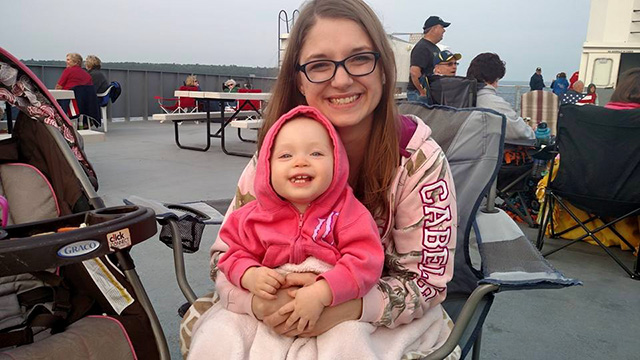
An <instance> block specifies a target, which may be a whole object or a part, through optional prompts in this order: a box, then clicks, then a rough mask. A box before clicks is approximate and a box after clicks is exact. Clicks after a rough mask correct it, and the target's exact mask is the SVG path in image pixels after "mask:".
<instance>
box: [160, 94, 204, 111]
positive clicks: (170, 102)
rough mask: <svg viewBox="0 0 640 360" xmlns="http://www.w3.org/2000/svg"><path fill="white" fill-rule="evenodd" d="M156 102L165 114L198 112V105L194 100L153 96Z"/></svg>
mask: <svg viewBox="0 0 640 360" xmlns="http://www.w3.org/2000/svg"><path fill="white" fill-rule="evenodd" d="M153 98H154V99H156V101H157V102H158V105H159V106H160V109H162V111H164V112H165V114H175V113H192V112H196V111H198V104H197V102H196V99H194V98H182V97H179V98H163V97H162V96H154V97H153Z"/></svg>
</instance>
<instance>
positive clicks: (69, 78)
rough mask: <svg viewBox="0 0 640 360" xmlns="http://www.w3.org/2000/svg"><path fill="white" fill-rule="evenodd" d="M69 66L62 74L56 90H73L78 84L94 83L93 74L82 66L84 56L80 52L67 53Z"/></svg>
mask: <svg viewBox="0 0 640 360" xmlns="http://www.w3.org/2000/svg"><path fill="white" fill-rule="evenodd" d="M66 61H67V67H66V69H64V71H63V72H62V75H60V79H58V83H57V84H56V90H71V89H73V88H74V87H75V86H78V85H93V80H92V79H91V75H89V73H88V72H86V71H85V70H84V69H83V68H82V67H81V66H82V56H80V54H78V53H69V54H67V60H66Z"/></svg>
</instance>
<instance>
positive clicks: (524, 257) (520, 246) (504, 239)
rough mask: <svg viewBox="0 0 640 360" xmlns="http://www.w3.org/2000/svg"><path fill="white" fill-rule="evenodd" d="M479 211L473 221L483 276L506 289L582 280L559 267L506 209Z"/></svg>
mask: <svg viewBox="0 0 640 360" xmlns="http://www.w3.org/2000/svg"><path fill="white" fill-rule="evenodd" d="M498 210H499V211H497V212H495V213H483V212H478V214H477V216H476V221H475V223H474V230H475V232H476V239H477V241H478V248H479V250H480V257H481V259H482V271H483V274H484V278H483V279H481V280H480V281H479V283H480V284H494V285H498V286H499V287H500V290H501V291H504V290H520V289H544V288H546V289H550V288H561V287H568V286H574V285H581V284H582V282H581V281H578V280H575V279H570V278H566V277H565V276H564V275H563V274H562V273H560V272H559V271H558V270H556V269H555V268H554V267H553V266H552V265H551V264H550V263H549V262H548V261H547V260H546V259H545V258H544V257H543V256H542V255H541V254H540V252H539V251H538V250H537V249H536V248H535V247H534V246H533V244H532V243H531V242H530V241H529V239H527V237H526V236H525V235H524V233H522V230H520V228H519V227H518V225H517V224H516V223H515V222H514V221H513V220H512V219H511V218H510V217H509V215H507V214H506V213H505V212H504V211H503V210H500V209H498Z"/></svg>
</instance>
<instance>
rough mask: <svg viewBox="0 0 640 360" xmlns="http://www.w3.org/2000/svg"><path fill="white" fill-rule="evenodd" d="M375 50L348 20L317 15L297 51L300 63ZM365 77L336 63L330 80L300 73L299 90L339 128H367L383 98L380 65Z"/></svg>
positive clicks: (309, 102)
mask: <svg viewBox="0 0 640 360" xmlns="http://www.w3.org/2000/svg"><path fill="white" fill-rule="evenodd" d="M364 51H376V49H374V47H373V43H372V42H371V39H370V38H369V36H368V35H367V34H366V33H365V32H364V30H363V29H362V28H361V27H360V26H359V25H358V24H357V23H355V22H354V21H351V20H347V19H325V18H318V19H317V21H316V24H315V25H314V26H313V27H312V28H311V30H310V31H309V33H308V34H307V38H306V40H305V42H304V44H303V45H302V49H301V50H300V59H298V63H299V64H306V63H307V62H309V61H313V60H326V59H329V60H334V61H341V60H343V59H345V58H346V57H348V56H351V55H353V54H357V53H361V52H364ZM379 62H380V61H378V64H377V65H376V68H375V70H374V71H373V72H372V73H371V74H369V75H365V76H359V77H355V76H351V75H349V74H348V73H347V72H346V71H345V69H344V67H342V66H339V67H338V69H337V71H336V74H335V76H334V77H333V79H331V80H328V81H326V82H323V83H319V84H318V83H312V82H310V81H309V80H308V79H307V78H306V76H305V75H304V74H303V73H302V72H299V74H298V84H299V90H300V92H301V93H302V94H303V95H304V96H305V98H306V100H307V103H308V104H309V105H310V106H313V107H315V108H317V109H318V110H320V112H322V113H323V114H324V115H325V116H326V117H327V118H328V119H329V121H331V123H332V124H333V125H334V126H335V127H336V128H338V129H339V130H345V129H347V128H353V129H358V130H363V131H368V130H369V129H370V127H371V123H372V121H373V111H374V110H375V108H376V106H378V103H379V102H380V98H381V97H382V77H383V75H382V74H383V73H382V70H381V69H382V64H380V63H379Z"/></svg>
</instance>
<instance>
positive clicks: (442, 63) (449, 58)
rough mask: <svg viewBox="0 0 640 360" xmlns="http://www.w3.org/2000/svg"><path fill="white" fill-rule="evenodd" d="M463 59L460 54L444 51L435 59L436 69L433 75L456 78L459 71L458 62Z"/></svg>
mask: <svg viewBox="0 0 640 360" xmlns="http://www.w3.org/2000/svg"><path fill="white" fill-rule="evenodd" d="M460 59H462V55H461V54H459V53H452V52H451V51H449V50H442V51H440V53H439V54H438V55H437V56H436V57H435V58H434V59H433V63H434V64H435V68H434V69H433V73H434V74H436V75H443V76H456V71H457V70H458V60H460Z"/></svg>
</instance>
